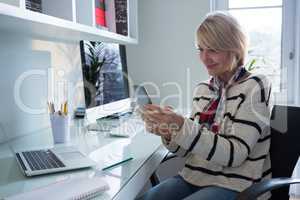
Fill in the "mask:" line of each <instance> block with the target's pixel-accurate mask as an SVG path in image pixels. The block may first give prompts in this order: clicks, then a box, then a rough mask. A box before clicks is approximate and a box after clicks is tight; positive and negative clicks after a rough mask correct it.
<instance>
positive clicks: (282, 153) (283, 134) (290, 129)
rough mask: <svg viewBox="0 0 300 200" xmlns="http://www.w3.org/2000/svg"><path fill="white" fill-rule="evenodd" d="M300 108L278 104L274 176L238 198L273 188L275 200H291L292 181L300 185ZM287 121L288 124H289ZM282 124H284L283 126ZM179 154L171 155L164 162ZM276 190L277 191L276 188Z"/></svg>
mask: <svg viewBox="0 0 300 200" xmlns="http://www.w3.org/2000/svg"><path fill="white" fill-rule="evenodd" d="M299 116H300V107H293V106H281V105H275V106H274V108H273V110H272V117H271V146H270V156H271V166H272V177H273V178H272V179H270V180H266V181H262V182H260V183H257V184H253V185H252V186H250V187H249V188H247V189H245V190H244V191H242V192H241V193H240V194H239V195H238V197H237V200H253V199H256V197H258V196H259V195H261V194H263V193H265V192H267V191H271V190H272V191H271V193H272V198H271V200H288V199H289V188H288V187H284V186H288V185H290V184H297V183H298V184H299V181H300V180H299V179H293V178H290V177H291V176H292V173H293V169H294V167H295V165H296V163H297V160H298V158H299V155H300V145H299V142H300V133H299V131H298V130H299V124H300V120H298V118H299ZM285 123H286V124H285ZM282 124H283V126H284V127H282ZM174 157H176V155H174V154H168V155H167V156H166V157H165V158H164V159H163V161H162V162H165V161H167V160H170V159H172V158H174ZM150 181H151V184H152V186H155V185H157V184H159V178H158V176H157V174H156V173H155V172H154V173H153V174H152V176H151V178H150ZM275 189H276V190H275Z"/></svg>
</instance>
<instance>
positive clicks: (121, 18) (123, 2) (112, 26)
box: [105, 0, 128, 36]
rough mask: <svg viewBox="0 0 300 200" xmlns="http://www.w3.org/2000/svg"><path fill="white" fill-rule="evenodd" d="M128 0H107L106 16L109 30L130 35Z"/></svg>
mask: <svg viewBox="0 0 300 200" xmlns="http://www.w3.org/2000/svg"><path fill="white" fill-rule="evenodd" d="M127 1H128V0H106V1H105V8H106V10H105V16H106V21H107V27H108V30H109V31H111V32H115V33H118V34H121V35H125V36H128V6H127V3H128V2H127Z"/></svg>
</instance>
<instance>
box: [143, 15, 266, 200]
mask: <svg viewBox="0 0 300 200" xmlns="http://www.w3.org/2000/svg"><path fill="white" fill-rule="evenodd" d="M197 48H198V50H199V56H200V60H201V61H202V62H203V64H204V65H205V67H206V69H207V71H208V73H209V75H211V79H210V80H208V81H207V82H203V83H200V84H199V85H198V86H197V87H196V89H195V91H194V97H193V108H192V114H191V117H190V118H184V117H183V116H180V115H178V114H176V113H175V112H173V111H172V110H171V109H170V108H162V107H159V106H157V105H146V106H144V112H143V119H144V121H145V123H146V127H147V129H148V131H149V132H152V133H154V134H157V135H159V136H161V138H162V142H163V144H164V145H165V146H166V147H167V148H168V149H169V150H170V151H171V152H173V153H175V154H177V155H178V156H183V157H186V163H185V167H184V168H183V170H182V171H181V172H180V173H179V175H178V176H175V177H172V178H169V179H167V180H166V181H164V182H162V183H161V184H159V185H158V186H156V187H154V188H152V189H150V190H149V191H148V192H146V193H145V194H144V195H143V196H142V197H141V199H155V200H160V199H172V200H174V199H183V198H187V199H198V200H201V199H218V200H222V199H226V200H227V199H234V198H235V197H236V195H237V194H238V192H240V191H242V190H244V189H245V188H247V187H249V186H250V185H252V184H253V183H256V182H259V181H261V180H262V179H265V178H270V176H271V174H270V158H269V145H270V140H269V138H270V137H269V136H270V130H269V119H270V111H271V108H270V105H269V99H270V93H271V86H270V82H269V81H268V80H267V79H266V77H265V76H263V75H257V74H251V73H249V72H248V71H247V70H246V69H245V68H244V67H243V65H244V60H245V55H246V52H247V39H246V36H245V33H244V32H243V31H242V29H241V27H240V25H239V24H238V22H237V21H236V19H234V18H233V17H232V16H231V15H229V14H228V13H222V12H215V13H211V14H209V15H208V16H207V17H206V18H205V20H204V21H203V22H202V23H201V24H200V26H199V28H198V29H197ZM268 197H269V194H266V195H264V196H262V197H261V199H267V198H268Z"/></svg>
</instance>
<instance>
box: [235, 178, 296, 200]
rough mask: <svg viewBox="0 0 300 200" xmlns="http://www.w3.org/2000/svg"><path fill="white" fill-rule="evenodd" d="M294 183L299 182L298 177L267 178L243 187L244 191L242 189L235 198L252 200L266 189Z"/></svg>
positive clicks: (269, 189) (266, 190)
mask: <svg viewBox="0 0 300 200" xmlns="http://www.w3.org/2000/svg"><path fill="white" fill-rule="evenodd" d="M296 183H300V179H297V178H273V179H269V180H264V181H261V182H260V183H255V184H253V185H252V186H250V187H248V188H247V189H245V190H244V191H242V192H241V193H240V194H238V196H237V198H236V200H253V199H256V198H257V197H258V196H260V195H261V194H264V193H266V192H268V191H271V190H274V189H277V188H280V187H283V186H287V185H291V184H296Z"/></svg>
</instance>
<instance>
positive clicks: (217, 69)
mask: <svg viewBox="0 0 300 200" xmlns="http://www.w3.org/2000/svg"><path fill="white" fill-rule="evenodd" d="M198 50H199V55H200V59H201V61H202V62H203V64H204V65H205V67H206V69H207V71H208V73H209V75H211V76H222V75H224V74H226V73H227V72H231V67H230V62H231V59H230V53H229V52H228V51H216V50H213V49H210V48H201V47H200V46H199V47H198Z"/></svg>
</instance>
